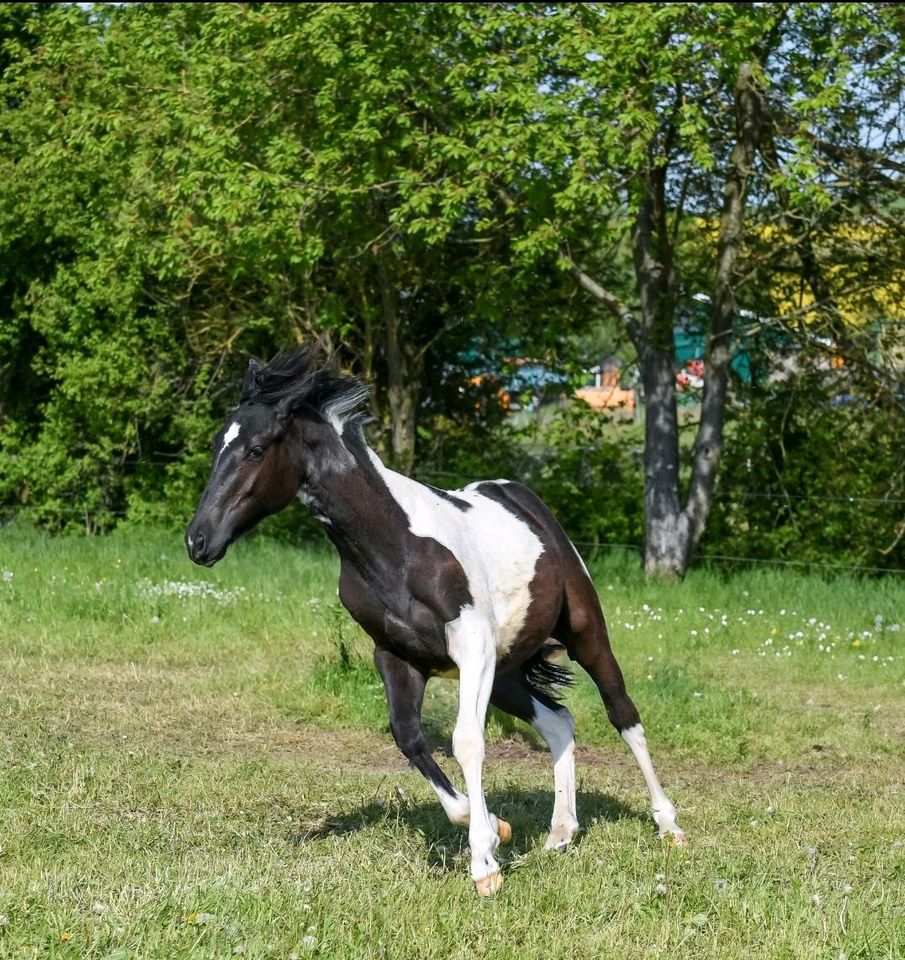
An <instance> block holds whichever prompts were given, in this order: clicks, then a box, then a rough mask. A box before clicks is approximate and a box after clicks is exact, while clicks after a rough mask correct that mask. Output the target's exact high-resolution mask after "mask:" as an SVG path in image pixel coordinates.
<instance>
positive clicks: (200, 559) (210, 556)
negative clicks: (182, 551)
mask: <svg viewBox="0 0 905 960" xmlns="http://www.w3.org/2000/svg"><path fill="white" fill-rule="evenodd" d="M230 543H231V541H230V540H229V539H226V540H221V539H220V538H219V537H214V536H212V535H211V534H210V533H208V534H205V532H204V531H203V530H202V529H200V527H199V526H196V524H194V523H191V524H189V527H188V529H187V530H186V532H185V547H186V550H188V554H189V558H190V559H191V560H192V561H193V562H194V563H197V564H199V565H200V566H202V567H212V566H213V565H214V564H215V563H216V562H217V561H218V560H220V559H222V557H223V555H224V554H225V553H226V548H227V547H228V546H229V545H230Z"/></svg>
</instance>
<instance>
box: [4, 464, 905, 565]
mask: <svg viewBox="0 0 905 960" xmlns="http://www.w3.org/2000/svg"><path fill="white" fill-rule="evenodd" d="M439 475H440V474H438V473H433V472H432V473H430V474H425V473H422V474H420V476H422V477H423V476H439ZM444 475H448V474H444ZM795 499H797V500H816V501H823V500H841V501H848V502H855V503H862V502H868V503H905V500H885V499H882V498H869V497H803V496H801V497H796V498H795ZM27 509H28V508H27V507H25V508H23V506H22V505H21V504H10V503H0V514H5V515H6V516H7V517H8V518H15V517H16V516H17V515H18V514H20V513H22V512H23V511H27ZM53 514H54V515H55V516H58V517H69V518H72V519H76V518H77V519H82V518H85V519H86V520H87V519H89V518H91V517H94V518H97V517H99V516H105V517H117V518H125V517H127V516H129V515H130V511H127V510H121V509H112V508H109V509H108V508H105V507H100V508H99V507H88V506H78V505H76V504H73V505H72V506H71V507H59V506H56V507H54V508H53ZM572 543H573V544H574V545H575V546H576V547H577V548H579V549H580V550H582V551H586V552H587V551H597V550H623V551H630V552H633V553H636V554H638V556H639V557H643V556H644V546H643V545H642V544H638V543H615V542H613V541H608V540H573V541H572ZM700 563H718V564H724V565H725V564H730V563H731V564H736V563H746V564H751V565H762V566H775V567H798V568H807V569H812V570H827V571H838V572H840V573H842V572H848V573H865V574H873V573H888V574H894V575H895V574H898V575H900V576H901V575H905V569H903V568H901V567H881V566H874V565H863V564H849V563H828V562H826V561H821V560H785V559H781V558H779V557H744V556H737V555H734V554H725V553H698V552H696V553H695V554H694V559H693V563H692V565H695V564H700Z"/></svg>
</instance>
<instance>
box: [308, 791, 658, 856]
mask: <svg viewBox="0 0 905 960" xmlns="http://www.w3.org/2000/svg"><path fill="white" fill-rule="evenodd" d="M551 787H552V785H551ZM379 793H380V790H378V794H379ZM577 802H578V814H579V819H580V820H581V822H582V824H583V825H584V828H585V829H587V827H588V826H589V825H591V824H592V823H595V822H597V821H609V822H615V821H617V820H625V819H632V820H639V821H642V822H643V823H647V824H650V827H651V832H652V835H653V832H654V830H655V825H654V823H653V821H652V820H651V818H650V816H649V815H648V814H647V813H644V812H642V811H641V810H638V809H635V808H633V807H629V806H626V805H625V804H624V803H622V802H621V801H620V800H617V799H616V798H615V797H611V796H609V795H608V794H605V793H601V792H600V791H596V790H593V791H579V792H578V795H577ZM487 806H488V808H489V809H490V810H492V811H493V812H495V813H498V814H499V815H500V816H502V817H503V818H504V819H506V820H508V821H509V822H510V824H511V825H512V843H511V844H510V845H508V846H507V847H505V848H502V849H503V850H504V851H506V853H507V859H509V858H511V857H513V856H516V857H517V856H521V855H522V854H525V853H527V852H528V851H529V850H532V849H534V848H535V847H538V846H541V845H543V842H544V840H545V839H546V836H547V829H548V824H549V821H550V814H551V812H552V809H553V791H552V789H550V790H531V789H528V790H518V789H508V790H499V789H497V790H491V791H490V792H489V793H488V794H487ZM399 825H405V827H407V828H408V829H410V830H413V831H414V832H416V833H418V834H420V835H421V836H422V837H423V838H424V840H425V843H426V844H427V846H428V850H427V854H426V856H427V861H428V863H429V864H430V865H431V866H432V867H438V868H441V869H446V870H453V869H457V867H458V863H459V862H460V861H461V858H462V857H463V856H465V855H466V851H467V849H468V831H467V830H466V829H464V828H462V827H456V826H454V825H453V824H451V823H450V822H449V821H448V820H447V819H446V817H445V815H444V814H443V811H442V809H441V808H440V805H439V803H437V802H431V801H423V802H413V801H411V800H409V799H408V798H407V797H406V796H405V794H404V793H403V792H402V791H400V790H399V789H398V788H397V790H396V792H395V794H392V793H390V789H389V788H388V789H387V795H386V796H385V797H380V796H378V795H375V797H374V799H373V800H371V801H369V802H367V803H364V804H362V805H361V806H359V807H357V808H355V809H353V810H347V811H339V812H337V813H336V814H334V815H332V816H329V817H325V818H324V819H322V820H320V821H318V822H316V823H311V824H307V825H305V824H303V825H301V826H295V827H293V828H292V829H291V831H290V834H289V840H290V842H291V843H293V844H299V845H301V844H306V843H312V842H316V841H319V840H326V839H328V838H330V837H341V836H344V835H346V834H351V833H357V832H359V831H361V830H368V829H371V828H376V827H380V826H399ZM583 837H584V832H581V833H579V834H578V836H577V837H576V838H575V842H574V846H579V845H580V844H581V842H582V839H583Z"/></svg>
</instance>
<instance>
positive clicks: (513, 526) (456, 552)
mask: <svg viewBox="0 0 905 960" xmlns="http://www.w3.org/2000/svg"><path fill="white" fill-rule="evenodd" d="M368 455H369V456H370V458H371V462H372V463H373V464H374V467H375V468H376V469H377V472H378V473H379V474H380V476H381V477H382V478H383V481H384V483H386V485H387V487H388V489H389V491H390V493H391V494H392V496H393V499H394V500H395V501H396V502H397V503H398V504H399V506H400V507H401V508H402V509H403V510H404V511H405V515H406V516H407V517H408V521H409V529H410V530H411V532H412V533H413V534H414V535H415V536H416V537H432V538H433V539H434V540H436V541H437V542H438V543H441V544H443V546H444V547H446V548H447V549H448V550H449V551H450V552H451V553H452V555H453V556H454V557H455V558H456V559H457V560H458V561H459V563H460V564H461V565H462V569H463V570H464V571H465V576H466V578H467V579H468V589H469V592H470V593H471V596H472V601H473V607H474V609H475V611H477V612H478V614H479V615H480V616H482V617H484V618H485V619H486V620H487V622H488V623H489V624H490V625H491V627H492V629H493V632H494V643H495V645H496V651H497V659H498V660H499V659H501V658H502V657H503V656H504V655H505V654H506V652H507V651H508V650H509V648H510V647H511V646H512V643H513V641H514V640H515V638H516V637H517V636H518V634H519V631H520V630H521V629H522V627H523V626H524V624H525V618H526V616H527V614H528V607H529V605H530V603H531V590H530V585H531V581H532V579H533V578H534V571H535V568H536V567H537V561H538V559H539V558H540V555H541V554H542V553H543V552H544V545H543V543H541V541H540V539H539V538H538V537H537V536H535V534H534V533H533V532H532V530H531V528H530V527H529V526H528V524H527V523H525V522H524V521H523V520H520V519H519V518H518V517H517V516H515V514H513V513H511V512H510V511H509V510H507V509H506V508H505V507H504V506H502V504H499V503H497V502H496V500H491V499H490V498H489V497H485V496H484V495H483V494H481V493H479V492H478V491H477V490H476V489H474V488H473V487H474V485H472V486H469V487H466V488H465V489H464V490H451V491H450V494H451V495H452V496H454V497H456V498H457V499H459V500H462V501H464V502H465V503H467V504H468V505H469V506H470V507H471V509H470V510H460V509H459V508H458V507H457V506H456V505H455V504H454V503H450V502H449V501H448V500H445V499H443V497H440V496H438V495H437V494H436V493H434V492H433V491H432V490H430V489H429V488H428V487H425V486H424V485H423V484H420V483H418V482H417V481H416V480H412V479H410V478H409V477H405V476H403V475H402V474H400V473H396V472H395V471H393V470H389V469H388V468H387V467H385V466H384V465H383V463H382V462H381V460H380V458H379V457H378V456H377V454H376V453H374V451H373V450H371V449H370V448H369V450H368Z"/></svg>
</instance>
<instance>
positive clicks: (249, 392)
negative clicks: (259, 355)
mask: <svg viewBox="0 0 905 960" xmlns="http://www.w3.org/2000/svg"><path fill="white" fill-rule="evenodd" d="M260 372H261V364H260V363H258V361H257V360H255V358H254V357H251V359H250V360H249V361H248V368H247V369H246V371H245V377H244V379H243V380H242V396H241V400H242V401H245V400H251V398H252V397H253V396H254V395H255V394H256V393H257V392H258V384H257V376H258V374H259V373H260Z"/></svg>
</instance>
